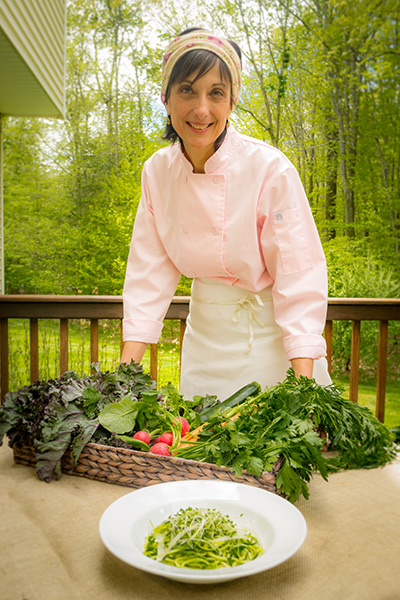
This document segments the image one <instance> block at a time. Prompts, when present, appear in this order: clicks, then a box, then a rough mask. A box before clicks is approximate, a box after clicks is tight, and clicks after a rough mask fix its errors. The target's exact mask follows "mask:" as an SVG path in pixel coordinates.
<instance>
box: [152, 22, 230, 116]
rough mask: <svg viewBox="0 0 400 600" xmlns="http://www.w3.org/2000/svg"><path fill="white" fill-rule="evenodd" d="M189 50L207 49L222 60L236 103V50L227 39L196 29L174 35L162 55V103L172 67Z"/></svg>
mask: <svg viewBox="0 0 400 600" xmlns="http://www.w3.org/2000/svg"><path fill="white" fill-rule="evenodd" d="M190 50H208V51H209V52H213V53H214V54H216V55H217V56H219V58H220V59H221V60H223V61H224V63H225V64H226V65H227V67H228V69H229V72H230V74H231V79H232V98H233V103H234V105H235V104H237V101H238V99H239V91H240V83H241V79H240V74H241V70H242V66H241V63H240V58H239V56H238V54H237V52H236V50H235V49H234V47H233V46H232V45H231V44H230V43H229V42H228V40H225V39H224V38H217V37H215V36H214V35H213V34H212V33H210V32H209V31H203V30H198V29H196V30H195V31H192V32H191V33H186V34H184V35H180V36H178V37H176V38H175V39H173V40H172V42H171V43H170V45H169V46H168V48H167V52H166V54H165V55H164V61H163V69H162V81H161V100H162V102H163V104H165V94H166V91H167V87H168V83H169V79H170V77H171V73H172V70H173V68H174V66H175V65H176V62H177V61H178V60H179V58H180V57H181V56H183V55H184V54H186V53H187V52H190Z"/></svg>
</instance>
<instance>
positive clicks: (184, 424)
mask: <svg viewBox="0 0 400 600" xmlns="http://www.w3.org/2000/svg"><path fill="white" fill-rule="evenodd" d="M179 418H180V420H181V436H182V437H183V436H184V435H186V434H187V433H189V431H190V427H189V423H188V422H187V421H186V419H184V418H183V417H179Z"/></svg>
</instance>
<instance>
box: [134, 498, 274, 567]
mask: <svg viewBox="0 0 400 600" xmlns="http://www.w3.org/2000/svg"><path fill="white" fill-rule="evenodd" d="M262 553H263V549H262V548H261V545H260V542H259V541H258V539H257V538H256V536H255V535H254V534H253V533H251V532H250V531H248V530H245V529H241V528H239V527H238V526H237V524H236V523H234V522H233V521H232V520H231V519H230V518H229V516H227V515H223V514H221V513H220V512H218V511H217V510H216V509H209V508H186V509H181V510H179V511H178V512H177V513H176V514H175V515H171V516H170V517H169V518H168V519H166V520H165V521H163V522H162V523H161V525H158V526H157V527H155V528H154V529H153V531H152V533H151V534H150V535H149V536H148V537H147V539H146V542H145V548H144V554H145V555H146V556H149V557H150V558H153V559H154V560H157V561H160V562H163V563H166V564H168V565H172V566H174V567H186V568H190V569H219V568H221V567H235V566H237V565H241V564H243V563H245V562H248V561H250V560H254V559H255V558H257V556H260V555H261V554H262Z"/></svg>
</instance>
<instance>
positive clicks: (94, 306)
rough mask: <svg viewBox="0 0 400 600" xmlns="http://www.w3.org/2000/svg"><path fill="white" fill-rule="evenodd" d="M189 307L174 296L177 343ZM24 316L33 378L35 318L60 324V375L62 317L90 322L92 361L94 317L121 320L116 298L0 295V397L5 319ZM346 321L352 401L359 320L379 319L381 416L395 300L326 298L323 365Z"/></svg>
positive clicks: (4, 384) (398, 308) (398, 306)
mask: <svg viewBox="0 0 400 600" xmlns="http://www.w3.org/2000/svg"><path fill="white" fill-rule="evenodd" d="M188 311H189V298H188V297H184V296H176V297H174V299H173V301H172V303H171V305H170V307H169V309H168V312H167V315H166V319H175V320H178V321H180V342H181V344H180V347H181V346H182V338H183V334H184V331H185V324H186V317H187V315H188ZM17 318H18V319H20V318H28V319H29V321H30V379H31V381H35V380H37V379H38V377H39V343H38V340H39V335H38V333H39V325H38V319H58V320H59V322H60V373H64V372H65V371H66V370H68V320H69V319H88V320H89V321H90V357H91V362H97V360H98V327H99V319H122V298H121V297H120V296H36V295H35V296H31V295H9V296H0V338H1V339H0V353H1V358H0V377H1V381H0V385H1V399H3V398H4V395H5V394H6V393H7V391H8V385H9V384H8V382H9V366H8V363H9V360H8V358H9V357H8V352H9V350H8V348H9V346H8V319H17ZM336 320H339V321H351V322H352V339H351V360H350V391H349V397H350V399H351V400H353V401H355V402H356V401H357V399H358V382H359V362H360V340H361V321H378V322H379V342H378V356H377V392H376V416H377V417H378V419H379V420H380V421H383V420H384V412H385V395H386V365H387V346H388V322H389V321H399V320H400V299H373V298H330V299H329V304H328V313H327V320H326V326H325V338H326V341H327V347H328V355H327V359H328V367H329V371H330V370H331V365H332V323H333V321H336ZM150 374H151V376H152V377H153V379H155V380H156V381H157V345H156V344H152V345H151V350H150Z"/></svg>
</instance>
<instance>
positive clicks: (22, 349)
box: [9, 319, 400, 428]
mask: <svg viewBox="0 0 400 600" xmlns="http://www.w3.org/2000/svg"><path fill="white" fill-rule="evenodd" d="M163 336H164V337H163V338H161V341H160V343H159V347H158V386H159V387H161V386H162V385H164V384H166V383H168V382H169V381H170V382H171V383H173V384H174V385H175V387H176V388H178V389H179V346H178V343H179V322H178V321H176V322H175V321H168V322H167V324H166V326H165V327H164V333H163ZM68 345H69V368H70V369H73V370H75V371H76V372H77V373H78V374H79V375H83V374H88V373H89V372H90V350H89V348H90V326H89V322H88V321H84V320H81V321H70V325H69V340H68ZM58 348H59V324H58V321H57V320H52V319H40V320H39V378H40V379H49V378H54V377H57V376H58V373H59V354H58ZM119 356H120V323H119V321H111V320H107V321H100V322H99V362H100V368H101V369H102V370H103V371H106V370H108V371H113V370H114V369H115V368H116V367H117V366H118V364H119ZM142 364H143V368H144V369H145V371H149V370H150V351H149V350H147V352H146V354H145V356H144V359H143V363H142ZM9 373H10V383H9V389H10V390H12V391H14V390H17V389H19V388H20V387H22V386H23V385H27V384H28V383H29V320H28V319H10V321H9ZM333 381H334V384H335V385H336V386H337V387H339V388H341V389H343V396H344V397H345V398H348V397H349V380H348V378H346V377H336V378H335V377H334V378H333ZM358 401H359V402H360V404H362V405H364V406H367V407H368V408H369V409H370V410H371V411H372V412H373V413H374V414H375V405H376V382H375V381H360V383H359V398H358ZM385 424H386V425H387V426H388V427H389V428H392V427H394V426H397V425H400V382H394V381H388V382H387V384H386V402H385Z"/></svg>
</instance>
